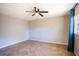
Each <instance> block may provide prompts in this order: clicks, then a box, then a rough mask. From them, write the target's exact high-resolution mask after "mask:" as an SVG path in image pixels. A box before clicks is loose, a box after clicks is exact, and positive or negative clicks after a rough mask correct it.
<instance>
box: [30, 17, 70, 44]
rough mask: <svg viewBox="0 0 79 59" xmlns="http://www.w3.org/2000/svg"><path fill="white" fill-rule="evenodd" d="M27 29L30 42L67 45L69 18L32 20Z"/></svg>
mask: <svg viewBox="0 0 79 59" xmlns="http://www.w3.org/2000/svg"><path fill="white" fill-rule="evenodd" d="M29 27H30V30H29V32H30V40H36V41H43V42H49V43H57V44H66V45H67V44H68V32H69V16H59V17H52V18H48V19H37V20H33V21H30V22H29Z"/></svg>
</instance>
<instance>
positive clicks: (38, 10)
mask: <svg viewBox="0 0 79 59" xmlns="http://www.w3.org/2000/svg"><path fill="white" fill-rule="evenodd" d="M25 12H31V13H33V14H32V16H34V15H35V14H36V13H38V14H39V15H40V16H41V17H43V16H44V15H42V14H41V13H48V11H40V9H39V8H37V7H34V9H33V11H25Z"/></svg>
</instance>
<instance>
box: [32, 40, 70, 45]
mask: <svg viewBox="0 0 79 59" xmlns="http://www.w3.org/2000/svg"><path fill="white" fill-rule="evenodd" d="M31 40H33V41H39V42H46V43H55V44H62V45H68V43H62V42H51V41H42V40H34V39H31Z"/></svg>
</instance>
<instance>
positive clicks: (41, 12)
mask: <svg viewBox="0 0 79 59" xmlns="http://www.w3.org/2000/svg"><path fill="white" fill-rule="evenodd" d="M39 12H40V13H48V11H39Z"/></svg>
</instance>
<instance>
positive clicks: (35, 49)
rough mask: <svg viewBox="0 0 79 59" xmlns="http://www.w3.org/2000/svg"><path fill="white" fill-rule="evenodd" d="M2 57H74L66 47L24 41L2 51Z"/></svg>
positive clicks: (0, 50)
mask: <svg viewBox="0 0 79 59" xmlns="http://www.w3.org/2000/svg"><path fill="white" fill-rule="evenodd" d="M0 56H74V53H72V52H69V51H67V46H66V45H61V44H54V43H45V42H38V41H32V40H28V41H24V42H20V43H18V44H15V45H11V46H8V47H5V48H2V49H0Z"/></svg>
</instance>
